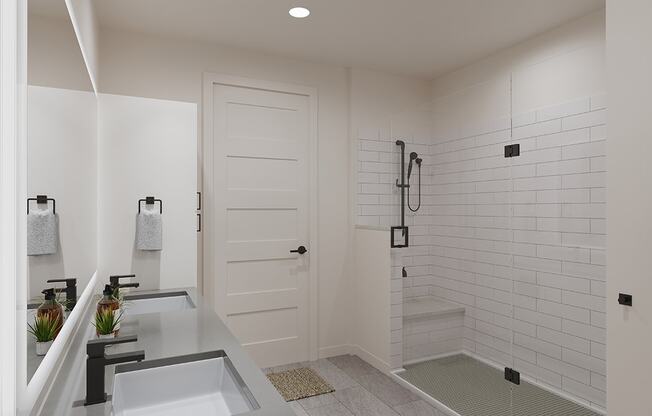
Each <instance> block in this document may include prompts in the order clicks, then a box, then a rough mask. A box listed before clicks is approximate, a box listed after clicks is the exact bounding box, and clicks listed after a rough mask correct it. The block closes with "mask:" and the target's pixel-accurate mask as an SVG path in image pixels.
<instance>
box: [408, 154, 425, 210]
mask: <svg viewBox="0 0 652 416" xmlns="http://www.w3.org/2000/svg"><path fill="white" fill-rule="evenodd" d="M413 161H414V163H416V164H417V169H418V171H419V188H418V198H419V199H418V201H419V202H418V203H417V207H416V208H412V206H411V205H410V176H412V162H413ZM422 161H423V159H421V158H420V157H419V155H418V154H417V152H412V153H410V163H409V164H408V171H407V185H408V187H407V206H408V208H409V209H410V211H412V212H417V211H418V210H419V208H421V162H422Z"/></svg>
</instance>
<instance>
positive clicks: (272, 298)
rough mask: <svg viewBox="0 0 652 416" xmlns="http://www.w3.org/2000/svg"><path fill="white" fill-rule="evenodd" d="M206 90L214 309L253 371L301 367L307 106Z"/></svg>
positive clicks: (288, 99) (224, 88) (234, 89)
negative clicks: (257, 367)
mask: <svg viewBox="0 0 652 416" xmlns="http://www.w3.org/2000/svg"><path fill="white" fill-rule="evenodd" d="M210 88H211V91H210V93H211V94H212V111H211V113H212V114H211V113H209V114H207V115H208V116H211V117H212V120H211V122H210V123H208V124H207V125H209V126H211V128H212V131H211V132H209V133H208V134H207V136H206V137H207V140H210V141H212V143H211V146H207V147H210V148H212V149H211V150H209V149H206V150H207V151H211V153H212V162H211V163H212V166H211V169H210V170H211V171H212V172H207V174H209V175H211V176H212V183H213V192H211V195H210V198H211V204H210V206H211V207H214V209H213V210H212V211H213V212H211V213H209V212H207V211H205V213H206V215H211V216H213V218H214V222H212V221H211V223H212V225H213V227H212V230H211V231H212V232H213V235H212V238H211V239H210V240H211V241H212V244H209V245H208V246H207V249H208V250H210V251H209V252H208V253H206V254H207V255H209V256H211V257H212V260H213V262H214V263H213V267H212V273H213V274H214V275H213V279H214V287H213V291H214V304H215V309H216V311H217V313H218V314H219V315H220V317H221V318H222V319H223V320H224V321H225V322H226V324H227V326H228V327H229V328H230V330H231V331H232V332H233V333H234V335H235V336H236V337H237V338H238V339H239V341H240V342H241V343H242V344H243V346H244V347H245V349H246V350H247V351H248V352H249V353H250V354H251V355H252V357H253V358H254V360H255V361H256V362H257V363H258V365H260V366H261V367H268V366H274V365H280V364H285V363H289V362H296V361H304V360H308V359H309V328H308V327H309V308H308V306H309V256H310V252H309V251H308V252H306V253H304V254H300V253H297V252H291V250H297V249H298V248H299V247H300V246H304V247H306V248H307V249H308V250H310V247H309V244H308V242H309V212H308V209H309V199H310V198H309V192H308V184H309V177H310V169H309V163H308V162H309V157H308V156H309V155H308V153H309V145H310V131H311V130H310V123H311V116H310V114H311V112H310V102H311V101H310V97H309V96H307V95H300V94H296V93H291V92H285V91H277V90H267V89H259V88H250V87H245V86H234V85H224V84H219V83H212V85H211V87H210ZM207 209H208V206H207Z"/></svg>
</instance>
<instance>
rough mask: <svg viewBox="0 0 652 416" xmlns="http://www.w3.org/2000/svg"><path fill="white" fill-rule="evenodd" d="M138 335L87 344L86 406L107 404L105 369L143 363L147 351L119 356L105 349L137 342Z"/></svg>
mask: <svg viewBox="0 0 652 416" xmlns="http://www.w3.org/2000/svg"><path fill="white" fill-rule="evenodd" d="M136 341H138V337H137V336H136V335H128V336H124V337H117V338H108V339H92V340H90V341H88V342H87V343H86V354H88V357H86V401H85V402H84V405H85V406H89V405H92V404H98V403H104V402H106V392H105V391H104V367H106V366H107V365H112V364H120V363H127V362H130V361H142V360H144V359H145V351H142V350H140V351H133V352H124V353H117V354H106V353H105V352H104V347H106V346H107V345H114V344H124V343H126V342H136Z"/></svg>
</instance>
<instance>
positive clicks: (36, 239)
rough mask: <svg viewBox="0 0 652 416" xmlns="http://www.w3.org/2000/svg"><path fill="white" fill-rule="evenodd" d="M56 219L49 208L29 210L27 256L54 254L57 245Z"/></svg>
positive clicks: (57, 228)
mask: <svg viewBox="0 0 652 416" xmlns="http://www.w3.org/2000/svg"><path fill="white" fill-rule="evenodd" d="M58 220H59V219H58V217H57V215H56V214H54V213H53V212H52V211H51V210H50V209H49V208H44V209H40V208H39V207H38V206H37V207H36V209H32V210H30V212H29V214H28V215H27V255H28V256H42V255H45V254H55V253H56V252H57V249H58V243H59V227H58Z"/></svg>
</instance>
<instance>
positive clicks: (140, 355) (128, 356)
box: [104, 350, 145, 365]
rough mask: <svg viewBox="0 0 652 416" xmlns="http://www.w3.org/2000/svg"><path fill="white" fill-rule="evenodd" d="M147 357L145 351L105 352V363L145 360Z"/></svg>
mask: <svg viewBox="0 0 652 416" xmlns="http://www.w3.org/2000/svg"><path fill="white" fill-rule="evenodd" d="M144 359H145V351H143V350H139V351H133V352H121V353H118V354H104V363H105V365H114V364H122V363H128V362H131V361H143V360H144Z"/></svg>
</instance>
